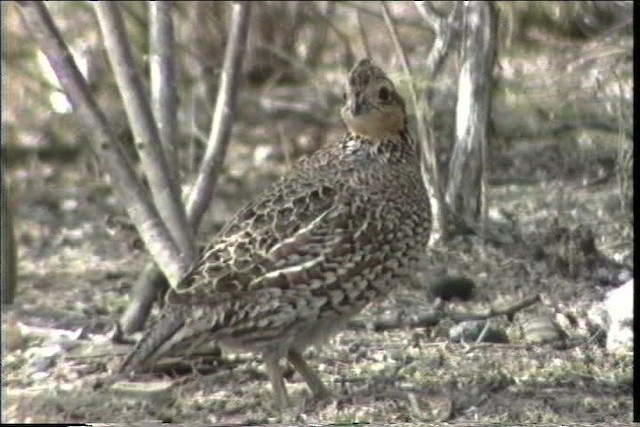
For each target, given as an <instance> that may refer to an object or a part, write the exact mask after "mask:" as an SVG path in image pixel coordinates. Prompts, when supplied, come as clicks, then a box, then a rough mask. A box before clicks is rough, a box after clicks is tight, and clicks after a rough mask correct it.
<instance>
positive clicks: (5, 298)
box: [0, 168, 16, 305]
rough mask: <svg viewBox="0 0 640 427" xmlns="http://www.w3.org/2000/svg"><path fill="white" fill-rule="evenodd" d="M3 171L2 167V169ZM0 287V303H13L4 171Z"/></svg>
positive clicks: (13, 275)
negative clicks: (0, 291) (0, 294)
mask: <svg viewBox="0 0 640 427" xmlns="http://www.w3.org/2000/svg"><path fill="white" fill-rule="evenodd" d="M2 172H4V168H3V170H2ZM0 181H1V182H0V244H1V245H2V247H1V249H2V251H1V252H0V256H1V257H2V258H0V289H1V290H2V305H5V304H11V303H13V297H14V296H15V292H16V243H15V240H14V235H13V222H12V220H11V207H10V206H9V195H8V194H7V185H6V183H5V182H4V173H0Z"/></svg>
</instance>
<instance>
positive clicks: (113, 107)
mask: <svg viewBox="0 0 640 427" xmlns="http://www.w3.org/2000/svg"><path fill="white" fill-rule="evenodd" d="M434 5H435V6H436V8H437V9H438V10H441V11H443V12H446V11H447V10H450V8H451V2H434ZM47 6H48V7H49V9H50V11H51V13H52V15H53V18H54V20H55V22H56V24H57V25H58V27H59V28H60V30H61V32H62V34H63V37H64V38H65V40H66V41H67V43H68V44H69V45H70V46H71V48H72V49H73V52H74V55H75V57H76V59H77V61H78V62H79V64H80V66H81V68H82V70H83V72H84V73H85V75H86V77H87V79H88V81H89V82H90V86H91V89H92V91H93V94H94V95H95V97H96V98H97V100H98V103H99V105H100V106H101V107H102V108H103V109H104V111H105V112H106V114H107V117H108V118H109V120H110V121H111V123H112V125H113V126H114V128H115V129H116V130H117V133H118V135H119V137H120V138H122V141H125V142H126V141H131V135H130V132H129V130H128V124H127V121H126V116H125V113H124V109H123V107H122V103H121V100H120V96H119V92H118V90H117V87H116V85H115V81H114V77H113V74H112V73H111V70H110V66H109V63H108V60H107V58H106V54H105V51H104V48H103V46H102V43H101V40H100V34H99V30H98V24H97V22H96V19H95V15H94V12H93V10H92V6H91V4H90V3H89V2H50V3H47ZM389 6H390V8H391V11H392V13H393V15H394V17H395V19H396V21H397V25H398V30H399V32H400V36H401V41H402V43H403V45H404V46H403V47H404V49H405V50H406V54H407V56H408V57H409V59H410V61H411V63H412V66H413V69H414V76H417V80H418V81H417V83H418V87H421V86H420V81H419V76H420V67H421V66H422V64H423V63H424V61H425V58H426V56H427V54H428V52H429V49H430V47H431V44H432V42H433V34H432V32H431V31H429V30H428V28H427V27H426V26H425V25H424V23H423V21H422V20H421V19H420V16H419V15H418V14H417V11H416V9H415V5H414V4H413V2H390V4H389ZM121 8H122V10H123V14H124V17H125V21H126V25H127V31H128V35H129V38H130V41H131V43H132V45H133V48H134V52H135V53H136V54H135V58H136V61H137V66H138V67H139V70H141V71H142V73H143V75H145V76H146V75H148V36H147V34H148V31H147V30H148V28H147V27H148V14H147V5H146V3H145V2H138V1H129V2H122V3H121ZM229 9H230V8H229V3H228V2H188V1H185V2H175V3H174V16H173V17H174V25H175V35H176V49H175V51H176V58H175V59H176V64H177V85H178V94H179V99H180V106H179V109H178V111H179V113H178V114H179V117H178V122H179V138H178V140H177V141H176V145H177V147H178V153H179V156H180V159H179V160H180V163H181V166H182V168H181V169H182V172H183V173H185V171H186V173H187V174H190V173H192V172H194V171H195V170H196V167H197V164H198V159H199V158H200V153H201V152H202V150H203V148H204V144H205V141H206V138H207V136H208V126H209V123H210V120H211V114H212V110H213V103H214V102H215V95H216V91H217V84H218V79H219V72H220V69H221V65H222V59H223V54H224V46H225V43H226V37H227V26H228V20H229ZM499 10H500V21H499V36H500V53H499V67H498V68H499V70H498V71H497V73H496V77H497V80H496V83H497V84H496V88H495V98H496V100H497V102H494V109H495V110H496V111H498V113H495V112H494V117H493V126H494V131H495V140H494V141H493V142H492V144H493V145H494V147H493V148H495V147H499V146H500V144H504V143H506V142H507V141H508V142H509V143H512V142H513V141H514V140H516V139H518V138H524V137H532V136H534V135H535V134H536V133H537V132H538V131H540V132H542V133H544V132H545V131H548V130H549V129H548V127H547V126H542V127H541V126H540V123H541V122H545V121H547V122H548V121H553V120H558V118H562V119H564V120H568V121H575V120H577V119H578V118H579V117H587V118H589V117H593V119H594V121H596V122H598V123H600V124H601V125H602V126H601V127H603V128H605V129H604V130H606V131H612V132H615V131H616V130H619V128H620V127H621V128H622V130H623V132H626V134H627V135H629V134H630V133H632V131H633V130H632V129H633V127H632V106H633V96H632V92H633V91H632V90H629V89H630V88H631V89H632V83H631V82H630V81H631V80H630V78H631V73H632V70H631V68H632V67H631V64H632V34H633V4H632V2H623V1H614V2H604V1H603V2H595V1H570V2H560V1H552V2H533V1H531V2H529V1H527V2H499ZM2 12H3V13H2V14H3V17H4V18H3V21H2V25H3V28H2V31H3V41H4V45H3V49H2V68H3V71H2V75H3V93H2V96H3V99H2V105H3V116H2V126H3V131H4V137H3V141H2V150H3V157H4V158H5V160H6V162H7V165H8V166H9V167H10V168H11V167H13V166H15V165H19V164H24V163H25V162H29V161H34V160H35V161H40V160H49V159H64V160H72V159H76V158H78V157H79V156H80V157H81V159H83V161H82V162H81V163H82V164H84V165H86V167H87V170H89V171H92V172H96V171H98V170H99V168H98V167H97V162H96V159H95V156H94V155H93V154H92V153H91V152H90V148H89V145H88V144H87V143H86V141H85V140H84V139H85V138H86V136H85V135H84V134H83V133H82V132H81V130H80V127H79V126H78V124H77V123H76V119H75V118H74V117H73V114H72V112H71V111H70V109H69V107H68V106H65V102H64V100H65V97H64V95H63V94H61V93H60V91H59V87H58V85H57V82H56V80H55V78H54V77H52V74H51V72H50V70H48V66H47V64H46V60H45V59H44V57H43V56H42V54H40V53H39V51H38V48H37V46H36V45H35V42H34V40H33V38H32V37H31V36H30V34H29V33H28V32H27V30H26V29H25V27H24V25H23V24H22V22H21V21H20V19H19V16H18V13H17V10H16V6H15V5H13V4H7V2H2ZM576 46H579V47H580V49H578V50H577V49H576ZM369 50H371V51H372V52H371V55H372V56H373V58H374V60H376V61H377V62H379V63H380V64H383V67H384V68H385V69H387V70H394V69H399V67H398V66H397V65H398V62H397V58H396V55H395V53H394V50H393V46H392V43H391V42H390V40H389V36H388V32H387V29H386V27H385V26H384V22H383V21H382V19H381V14H380V9H379V5H378V4H377V3H375V2H350V1H337V2H331V1H319V2H303V1H290V2H280V1H265V2H256V3H255V8H254V11H253V15H252V19H251V24H250V37H249V41H248V49H247V54H246V58H245V62H244V70H243V78H242V83H241V88H240V97H239V104H238V116H237V121H238V122H237V126H236V128H235V129H234V134H233V138H232V142H231V145H230V149H229V157H228V159H227V164H226V166H225V168H226V171H227V172H228V174H227V179H229V178H233V177H234V176H235V177H236V178H238V179H240V180H244V179H247V178H248V179H250V178H251V174H252V167H253V166H254V165H255V163H265V162H266V164H267V166H268V168H267V169H269V170H270V171H271V172H272V173H273V174H274V175H277V174H279V173H280V172H281V171H282V169H283V168H286V167H287V166H288V164H289V163H290V162H291V161H292V160H293V159H295V158H296V157H298V156H300V155H301V154H305V153H308V152H312V151H314V150H315V149H317V147H319V146H320V145H321V144H323V143H324V141H325V140H327V139H331V138H335V137H336V136H337V135H338V134H340V133H341V132H342V125H341V124H340V120H339V114H338V109H339V106H340V103H341V89H340V87H341V84H342V81H341V79H342V76H343V73H344V72H345V71H346V70H348V69H349V67H350V66H351V65H352V64H353V62H354V61H355V59H357V58H359V57H362V56H365V55H367V52H368V51H369ZM541 50H544V51H549V52H550V54H551V55H552V56H555V57H556V58H555V59H559V60H560V65H558V64H557V63H554V64H555V65H552V63H551V61H548V63H542V64H540V63H538V64H537V65H538V68H536V67H535V65H531V63H532V62H535V61H539V60H538V59H533V58H534V56H533V55H534V52H539V51H541ZM455 58H456V56H455V55H454V59H455ZM594 60H608V61H609V62H610V66H599V67H597V68H594V67H593V61H594ZM518 61H521V62H522V61H529V64H530V65H528V66H524V65H523V66H518V65H517V63H518ZM543 62H544V61H543ZM620 64H622V66H620ZM456 67H457V61H456V60H454V61H449V64H448V66H447V68H446V69H445V71H444V73H443V75H442V81H441V82H437V86H438V87H437V89H438V91H437V93H438V94H439V96H436V99H435V101H434V105H433V106H432V107H433V109H434V114H435V119H436V120H435V123H436V130H437V131H438V143H439V144H440V145H442V147H443V155H442V156H443V158H442V159H441V161H442V162H443V164H446V160H447V153H448V148H450V147H448V145H447V144H450V141H451V140H452V138H451V137H450V136H451V132H452V129H453V122H454V114H453V111H454V106H455V93H456V86H455V85H456V79H457V77H456V76H457V69H456ZM527 67H529V68H530V69H531V70H532V74H531V76H529V75H528V71H527V70H528V68H527ZM553 67H555V68H553ZM558 67H563V68H564V69H560V68H558ZM545 68H546V69H547V71H548V72H545ZM534 69H535V71H537V72H538V73H537V74H533V70H534ZM541 71H542V72H541ZM603 73H606V75H604V74H603ZM393 77H394V78H395V79H396V80H397V79H399V78H400V74H399V73H398V74H396V75H394V76H393ZM550 83H552V84H550ZM399 85H400V87H401V91H402V82H400V84H399ZM629 85H631V87H630V86H629ZM422 87H424V86H422ZM545 96H549V97H551V99H550V100H545V98H544V97H545ZM514 106H517V108H518V109H519V112H518V113H517V114H509V112H510V111H513V110H514V109H515V107H514ZM522 112H524V114H523V113H522ZM503 113H504V114H503ZM620 121H622V122H623V123H622V124H621V125H620V126H619V122H620ZM560 127H562V126H560ZM551 128H553V126H552V127H551ZM134 151H135V150H133V149H131V150H130V154H131V156H132V157H134V158H135V152H134ZM247 156H248V158H250V159H252V162H248V163H247V162H244V163H243V162H242V161H241V160H240V158H245V159H246V158H247ZM187 181H188V180H187Z"/></svg>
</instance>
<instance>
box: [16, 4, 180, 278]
mask: <svg viewBox="0 0 640 427" xmlns="http://www.w3.org/2000/svg"><path fill="white" fill-rule="evenodd" d="M19 4H20V6H21V7H20V14H21V17H22V20H23V21H24V23H25V25H26V26H27V27H28V28H29V30H30V32H31V33H32V34H33V36H34V37H35V38H36V40H37V41H38V43H39V45H40V49H42V52H43V53H44V54H45V55H46V57H47V59H48V60H49V63H50V64H51V68H52V69H53V70H54V71H55V73H56V76H57V77H58V80H59V81H60V84H61V85H62V88H63V89H64V91H65V93H66V95H67V97H68V98H69V101H70V102H71V105H72V106H73V109H74V110H75V111H76V112H77V113H78V114H79V115H80V117H81V123H82V124H83V125H84V126H85V127H86V131H87V133H88V134H89V135H91V136H92V138H91V141H92V143H93V145H94V149H95V152H96V153H99V155H100V156H101V157H102V158H103V159H104V161H105V164H106V166H107V167H108V169H109V174H110V176H111V179H112V180H113V187H114V189H115V191H116V193H117V194H118V196H119V197H120V199H121V200H122V201H123V204H124V206H125V207H126V209H127V212H128V213H129V216H130V217H131V218H132V220H133V221H134V223H135V225H136V228H137V229H138V233H139V234H140V236H141V238H142V239H143V241H144V242H145V244H146V246H147V248H148V249H149V251H150V252H151V254H152V255H153V257H154V259H155V260H156V261H157V262H158V263H159V265H161V266H162V270H163V272H164V273H165V275H166V276H167V278H168V279H169V281H170V282H171V283H175V282H177V281H178V280H179V279H180V278H181V277H182V275H183V274H184V272H185V271H186V270H187V268H188V265H187V264H186V263H185V262H184V261H183V260H182V259H181V258H180V256H179V255H180V252H179V251H178V248H177V247H176V246H175V245H174V243H173V241H172V240H171V236H170V234H169V231H168V230H167V228H166V226H165V224H164V223H163V222H162V220H161V219H160V216H159V215H158V211H157V210H156V208H155V206H154V205H153V203H152V201H151V198H150V197H149V194H148V193H147V191H146V190H145V188H144V187H143V186H142V185H141V183H140V181H139V180H138V178H137V177H136V174H135V172H134V170H133V166H132V165H131V162H130V161H129V159H128V157H127V156H126V154H125V151H124V149H123V148H122V146H121V145H120V143H119V141H118V139H117V138H116V136H115V135H114V133H113V130H112V129H111V128H110V127H109V124H108V122H107V119H106V118H105V116H104V113H103V112H102V110H101V109H100V108H99V107H98V105H97V103H96V101H95V99H94V98H93V96H92V95H91V93H90V92H89V88H88V86H87V82H86V81H85V79H84V77H83V76H82V74H81V73H80V70H78V67H77V65H76V63H75V61H74V60H73V56H72V55H71V52H70V51H69V48H68V46H67V45H66V44H65V42H64V40H62V37H61V35H60V32H59V31H58V29H57V27H56V26H55V24H54V22H53V20H52V19H51V15H49V11H48V10H47V8H46V7H45V5H44V4H43V2H41V1H23V2H20V3H19Z"/></svg>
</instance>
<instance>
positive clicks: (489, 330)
mask: <svg viewBox="0 0 640 427" xmlns="http://www.w3.org/2000/svg"><path fill="white" fill-rule="evenodd" d="M486 324H487V322H486V321H484V320H472V321H468V322H461V323H459V324H457V325H455V326H453V327H451V329H449V339H450V340H451V341H452V342H467V343H468V342H476V341H478V338H480V335H481V334H482V333H483V331H484V335H482V339H481V340H480V342H493V343H508V342H509V337H508V336H507V333H506V332H505V331H504V330H502V329H500V328H496V327H493V326H491V325H490V326H488V327H486ZM485 327H486V330H485Z"/></svg>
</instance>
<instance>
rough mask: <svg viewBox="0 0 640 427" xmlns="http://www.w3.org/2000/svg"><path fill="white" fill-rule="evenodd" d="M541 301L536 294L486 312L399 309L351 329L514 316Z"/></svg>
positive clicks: (423, 325) (354, 322)
mask: <svg viewBox="0 0 640 427" xmlns="http://www.w3.org/2000/svg"><path fill="white" fill-rule="evenodd" d="M539 301H540V295H534V296H531V297H528V298H525V299H523V300H521V301H518V302H516V303H515V304H512V305H510V306H507V307H503V308H497V309H495V308H490V309H489V310H488V311H487V312H485V313H458V312H446V311H437V310H436V311H433V312H428V313H417V314H408V313H406V312H405V311H403V310H398V311H396V312H394V313H391V314H388V315H386V316H384V317H381V318H378V319H375V320H374V321H373V322H366V321H362V320H358V319H354V320H351V321H350V322H349V323H348V326H349V328H350V329H370V330H373V331H377V332H379V331H387V330H391V329H402V328H426V327H432V326H435V325H437V324H438V323H440V322H442V321H443V320H445V319H450V320H452V321H453V322H455V323H461V322H466V321H471V320H487V319H491V318H494V317H499V316H507V317H513V315H514V314H515V313H517V312H518V311H521V310H523V309H525V308H527V307H529V306H532V305H533V304H535V303H537V302H539Z"/></svg>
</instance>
